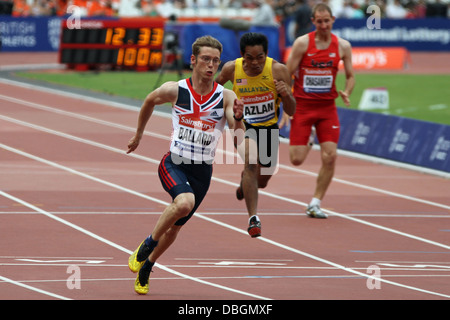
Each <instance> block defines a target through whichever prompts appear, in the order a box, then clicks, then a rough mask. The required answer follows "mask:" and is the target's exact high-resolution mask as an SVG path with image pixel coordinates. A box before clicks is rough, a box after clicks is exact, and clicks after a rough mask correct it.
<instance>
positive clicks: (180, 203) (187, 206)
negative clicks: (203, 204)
mask: <svg viewBox="0 0 450 320" xmlns="http://www.w3.org/2000/svg"><path fill="white" fill-rule="evenodd" d="M173 205H174V206H175V212H176V215H177V216H178V217H179V218H182V217H185V216H187V215H188V214H189V213H190V212H191V211H192V209H193V208H194V205H195V196H194V194H192V193H183V194H180V195H178V196H177V197H176V198H175V200H174V202H173Z"/></svg>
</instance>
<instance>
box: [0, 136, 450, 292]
mask: <svg viewBox="0 0 450 320" xmlns="http://www.w3.org/2000/svg"><path fill="white" fill-rule="evenodd" d="M0 147H1V148H4V149H5V150H8V151H11V152H14V153H16V154H20V155H22V156H24V157H27V158H29V159H33V160H36V161H38V162H41V163H46V164H48V165H50V166H53V167H56V168H60V169H62V170H65V171H68V172H71V173H73V174H76V175H80V176H82V177H85V178H87V179H90V180H94V181H97V182H99V183H102V184H105V185H108V186H111V187H113V188H116V189H118V190H121V191H124V192H129V193H131V194H133V195H137V196H139V197H141V198H145V199H148V200H151V201H155V200H156V201H157V202H158V203H165V204H166V205H168V204H169V203H167V202H165V201H162V200H159V199H156V198H153V197H150V196H147V195H145V194H142V193H139V192H136V191H133V190H130V189H128V188H125V187H122V186H119V185H117V184H114V183H111V182H108V181H105V180H102V179H99V178H95V177H92V176H90V175H88V174H85V173H82V172H79V171H77V170H74V169H71V168H68V167H66V166H63V165H60V164H57V163H55V162H52V161H49V160H46V159H43V158H40V157H38V156H35V155H32V154H29V153H26V152H24V151H21V150H18V149H15V148H12V147H9V146H6V145H4V144H0ZM0 195H3V196H4V197H6V198H9V199H11V200H13V201H16V202H18V203H21V204H23V205H24V206H26V207H28V208H30V209H32V210H35V211H38V212H41V213H42V214H44V215H45V216H47V217H49V218H51V219H54V220H56V221H59V222H61V223H63V224H65V225H67V226H69V227H72V228H74V229H75V230H78V231H80V232H82V233H84V234H86V235H89V236H91V237H92V238H94V239H97V240H99V241H101V242H104V243H105V244H108V245H110V246H112V247H114V248H117V249H119V250H121V251H123V252H126V253H128V254H131V253H132V251H130V250H128V249H125V248H124V247H122V246H120V245H118V244H116V243H114V242H112V241H109V240H107V239H105V238H103V237H100V236H98V235H96V234H94V233H92V232H90V231H88V230H86V229H84V228H81V227H79V226H77V225H75V224H73V223H71V222H68V221H66V220H64V219H62V218H59V217H57V216H55V215H53V214H51V213H49V212H46V211H45V210H42V209H41V208H38V207H36V206H33V205H32V204H29V203H27V202H26V201H24V200H21V199H19V198H16V197H14V196H12V195H10V194H8V193H5V192H3V191H1V190H0ZM194 217H197V218H200V219H203V220H206V221H209V222H212V223H214V224H217V225H219V226H222V227H225V228H227V229H230V230H233V231H236V232H239V233H241V234H244V235H246V236H247V232H246V231H243V230H241V229H239V228H236V227H234V226H231V225H228V224H226V223H223V222H220V221H217V220H214V219H212V218H209V217H206V216H203V215H201V214H196V215H194ZM424 240H426V239H424ZM257 241H263V242H266V243H269V244H271V245H273V246H276V247H279V248H282V249H285V250H287V251H291V252H293V253H296V254H299V255H302V256H305V257H308V258H310V259H312V260H316V261H319V262H321V263H323V264H326V265H330V266H333V267H335V268H338V269H341V270H344V271H347V272H349V273H353V274H357V275H359V276H362V277H364V278H369V279H375V280H377V281H380V282H383V283H387V284H391V285H394V286H398V287H402V288H405V289H410V290H413V291H418V292H422V293H427V294H431V295H436V296H441V297H446V298H450V295H446V294H443V293H438V292H433V291H429V290H425V289H421V288H416V287H413V286H409V285H404V284H401V283H397V282H393V281H389V280H386V279H383V278H376V277H373V276H371V275H368V274H366V273H363V272H359V271H356V270H353V269H350V268H348V267H345V266H342V265H339V264H337V263H334V262H332V261H329V260H326V259H323V258H320V257H317V256H314V255H312V254H309V253H307V252H304V251H301V250H298V249H295V248H291V247H289V246H286V245H283V244H281V243H278V242H276V241H273V240H270V239H268V238H265V237H258V238H257ZM426 242H429V240H426ZM436 244H437V245H439V246H444V245H442V244H438V243H436ZM156 265H157V266H158V267H159V268H161V269H163V270H166V271H168V272H170V273H172V274H176V275H179V276H181V277H185V278H187V279H191V280H193V281H196V282H200V283H204V284H207V285H211V286H214V287H218V288H221V289H225V290H229V291H233V292H237V293H240V294H243V295H247V296H252V297H255V298H258V299H264V300H266V299H269V298H265V297H261V296H257V295H253V294H249V293H247V292H243V291H240V290H235V289H231V288H228V287H224V286H220V285H216V284H214V283H210V282H206V281H203V280H200V279H198V278H195V277H191V276H189V275H186V274H183V273H180V272H178V271H175V270H172V269H170V268H168V267H166V266H163V265H160V264H156Z"/></svg>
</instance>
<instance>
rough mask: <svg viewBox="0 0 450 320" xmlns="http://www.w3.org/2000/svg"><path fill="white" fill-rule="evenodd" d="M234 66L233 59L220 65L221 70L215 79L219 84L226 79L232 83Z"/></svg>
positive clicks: (222, 83)
mask: <svg viewBox="0 0 450 320" xmlns="http://www.w3.org/2000/svg"><path fill="white" fill-rule="evenodd" d="M234 66H235V60H233V61H228V62H227V63H225V64H224V65H223V67H222V70H221V71H220V73H219V74H218V75H217V77H216V80H215V81H216V82H217V83H219V84H221V85H224V84H225V83H227V82H228V81H231V83H233V81H234Z"/></svg>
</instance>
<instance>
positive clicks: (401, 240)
mask: <svg viewBox="0 0 450 320" xmlns="http://www.w3.org/2000/svg"><path fill="white" fill-rule="evenodd" d="M0 110H1V112H0V131H1V134H0V217H1V218H0V221H1V224H0V237H1V241H0V299H54V298H57V299H63V298H68V299H148V300H186V299H193V300H209V299H217V300H240V299H264V298H267V299H276V300H291V299H295V300H299V299H321V300H323V299H402V300H412V299H421V300H422V299H423V300H425V299H449V298H450V280H449V276H450V250H449V249H450V241H449V239H450V237H449V234H450V233H449V232H450V214H449V213H450V197H449V192H448V190H449V186H450V183H449V180H448V179H444V178H441V177H437V176H433V175H427V174H422V173H417V172H413V171H409V170H406V169H401V168H394V167H389V166H385V165H380V164H375V163H372V162H367V161H362V160H358V159H354V158H349V157H346V156H344V155H341V156H340V157H339V160H338V166H337V171H336V175H335V180H334V181H333V183H332V185H331V187H330V189H329V191H328V194H327V196H326V198H325V200H324V202H323V207H324V208H325V209H327V210H328V211H327V212H328V213H329V218H328V219H327V220H317V219H310V218H307V217H306V215H305V214H304V205H305V202H307V201H309V200H310V197H311V194H312V192H313V188H314V184H315V173H316V172H317V171H318V167H319V155H318V152H317V151H315V150H313V151H312V152H311V154H310V157H309V158H308V160H307V162H306V163H305V164H304V165H303V166H302V167H299V168H295V167H293V166H292V165H290V164H289V161H288V158H287V156H288V150H287V145H285V144H282V146H281V150H280V162H281V166H280V169H279V171H278V173H277V174H276V175H275V176H274V177H273V178H272V180H271V181H270V183H269V186H268V187H267V188H266V189H264V190H263V191H261V194H260V201H259V212H260V216H261V220H262V226H263V229H262V230H263V237H261V238H257V239H251V238H250V237H249V236H248V234H247V232H246V227H247V214H246V210H245V205H244V203H243V202H239V201H237V200H236V199H235V196H234V192H235V188H236V187H237V185H238V182H239V177H240V172H241V170H242V164H240V163H237V160H236V159H234V158H228V161H232V162H233V163H234V164H229V163H227V164H216V165H215V167H214V178H213V182H212V185H211V188H210V191H209V194H208V196H207V197H206V199H205V201H204V202H203V204H202V206H201V207H200V209H199V212H198V214H196V215H195V216H194V218H193V219H192V220H191V221H190V222H189V223H188V224H187V225H186V226H185V227H184V229H183V230H182V232H181V233H180V235H179V238H178V239H177V241H176V242H175V244H174V245H173V246H172V247H171V248H170V249H169V250H168V251H167V252H166V253H165V254H164V255H163V256H162V257H161V259H160V260H159V261H158V263H159V265H158V266H157V267H155V268H154V272H153V273H152V275H151V280H150V293H149V294H148V295H147V296H138V295H137V294H135V293H134V290H133V283H134V279H135V275H134V274H132V273H131V272H130V271H129V270H128V267H127V259H128V256H129V254H130V253H131V252H132V251H133V250H134V249H135V247H136V246H137V245H138V244H139V243H140V241H142V239H143V238H145V237H146V236H147V235H148V234H149V233H150V232H151V230H152V228H153V226H154V224H155V222H156V220H157V218H158V217H159V214H160V212H161V211H162V209H163V208H164V207H165V205H166V204H167V202H168V201H170V198H169V196H168V195H167V194H166V193H165V192H164V191H163V189H162V187H161V186H160V182H159V179H158V176H157V165H158V163H159V160H160V159H161V157H162V156H163V154H164V153H165V152H166V151H167V150H168V146H169V142H168V139H169V137H170V119H168V118H167V117H164V116H160V115H158V114H155V115H154V117H152V119H151V121H150V123H149V125H148V126H147V134H146V136H145V138H144V139H143V141H142V143H141V146H140V147H139V149H138V150H137V151H136V154H132V155H126V154H125V150H126V145H127V143H128V140H129V139H130V138H131V136H132V135H133V132H134V128H135V125H136V121H137V111H138V110H137V109H135V110H126V109H120V108H117V107H112V106H110V105H109V104H108V103H104V104H102V103H95V102H92V101H88V100H85V99H83V98H82V97H80V98H73V97H66V96H63V95H58V94H54V93H46V92H45V91H42V90H36V89H33V88H25V87H19V86H16V85H12V84H6V83H2V81H0ZM231 151H233V150H232V149H231ZM223 159H224V156H223V154H221V153H218V160H219V161H222V162H224V161H225V160H223ZM230 159H234V160H230ZM69 266H75V267H76V268H79V269H76V270H78V271H80V273H78V274H77V273H76V272H75V273H74V272H73V271H71V269H70V268H69ZM373 270H378V271H379V273H375V274H374V272H373ZM76 275H79V276H80V279H81V282H80V283H79V285H80V288H77V287H75V288H74V287H73V284H78V282H76V281H75V282H72V280H73V279H74V277H75V276H76ZM370 275H377V276H379V277H377V278H376V279H368V278H367V277H368V276H370ZM370 285H372V289H370V287H371V286H370ZM373 286H375V288H373Z"/></svg>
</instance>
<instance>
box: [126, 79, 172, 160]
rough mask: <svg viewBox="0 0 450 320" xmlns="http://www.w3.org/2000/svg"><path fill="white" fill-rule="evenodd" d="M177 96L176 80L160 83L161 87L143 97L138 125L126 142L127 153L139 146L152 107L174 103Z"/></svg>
mask: <svg viewBox="0 0 450 320" xmlns="http://www.w3.org/2000/svg"><path fill="white" fill-rule="evenodd" d="M177 97H178V82H174V81H169V82H166V83H164V84H163V85H161V87H159V88H157V89H156V90H154V91H152V92H150V93H149V94H148V95H147V97H146V98H145V100H144V102H143V103H142V106H141V111H140V112H139V117H138V125H137V128H136V134H135V135H134V137H133V138H131V140H130V141H129V142H128V151H127V153H130V152H133V151H134V150H136V148H137V147H138V146H139V142H140V141H141V139H142V136H143V134H144V129H145V126H146V125H147V122H148V120H149V119H150V117H151V115H152V113H153V109H154V108H155V106H156V105H160V104H164V103H171V104H174V103H175V102H176V100H177Z"/></svg>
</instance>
